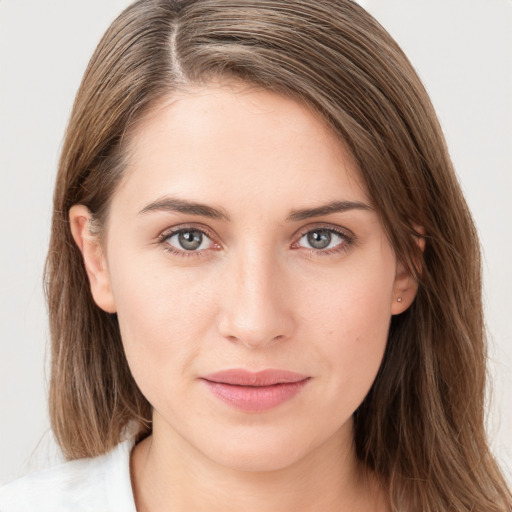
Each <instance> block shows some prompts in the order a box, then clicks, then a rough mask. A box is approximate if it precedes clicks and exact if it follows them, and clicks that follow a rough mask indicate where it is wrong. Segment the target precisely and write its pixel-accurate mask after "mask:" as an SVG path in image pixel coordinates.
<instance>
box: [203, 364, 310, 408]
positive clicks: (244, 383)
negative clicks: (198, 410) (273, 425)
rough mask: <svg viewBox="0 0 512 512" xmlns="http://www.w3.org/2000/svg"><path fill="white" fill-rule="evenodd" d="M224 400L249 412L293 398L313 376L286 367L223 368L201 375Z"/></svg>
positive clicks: (217, 395) (210, 387)
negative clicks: (261, 369) (261, 368)
mask: <svg viewBox="0 0 512 512" xmlns="http://www.w3.org/2000/svg"><path fill="white" fill-rule="evenodd" d="M201 380H202V381H203V382H204V383H205V384H206V386H207V387H208V389H209V390H210V391H211V392H212V393H213V395H214V396H216V397H217V398H218V399H220V400H221V401H223V402H225V403H227V404H229V405H231V406H233V407H235V408H237V409H241V410H243V411H246V412H263V411H266V410H269V409H273V408H274V407H277V406H279V405H281V404H282V403H284V402H286V401H288V400H291V399H292V398H294V397H295V396H296V395H297V394H298V393H299V392H300V391H301V390H302V388H303V387H304V386H305V385H306V384H307V383H308V382H309V380H310V377H308V376H307V375H303V374H300V373H296V372H290V371H287V370H274V369H267V370H263V371H260V372H256V373H254V372H249V371H247V370H244V369H231V370H224V371H220V372H216V373H212V374H209V375H206V376H204V377H202V378H201Z"/></svg>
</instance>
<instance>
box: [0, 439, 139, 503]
mask: <svg viewBox="0 0 512 512" xmlns="http://www.w3.org/2000/svg"><path fill="white" fill-rule="evenodd" d="M133 446H134V439H129V440H127V441H124V442H122V443H120V444H118V445H117V446H116V447H115V448H114V449H113V450H112V451H111V452H109V453H107V454H106V455H103V456H101V457H95V458H90V459H78V460H73V461H71V462H66V463H64V464H61V465H59V466H56V467H54V468H50V469H47V470H44V471H40V472H36V473H33V474H29V475H27V476H24V477H22V478H20V479H18V480H15V481H14V482H11V483H10V484H7V485H5V486H4V487H2V488H0V512H64V511H65V512H136V509H135V502H134V500H133V491H132V486H131V480H130V453H131V451H132V448H133Z"/></svg>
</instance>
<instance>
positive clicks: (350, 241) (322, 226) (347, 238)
mask: <svg viewBox="0 0 512 512" xmlns="http://www.w3.org/2000/svg"><path fill="white" fill-rule="evenodd" d="M315 230H326V231H331V232H333V233H336V234H337V235H339V236H341V237H342V238H343V239H344V242H343V243H340V244H339V245H337V246H336V247H332V248H331V249H315V248H313V247H311V248H307V247H301V246H299V245H298V243H299V241H300V240H301V239H302V237H303V236H304V235H307V234H308V233H310V232H311V231H315ZM293 238H294V240H295V241H294V242H293V243H292V247H293V248H294V249H305V250H309V251H311V252H312V253H314V254H321V255H327V254H332V253H335V252H338V251H341V250H344V249H348V247H350V246H351V245H354V244H355V242H356V236H355V234H354V233H353V232H352V231H350V230H349V229H347V228H342V227H341V226H337V225H333V224H326V223H315V224H310V225H308V226H305V227H303V228H301V229H299V230H298V231H296V233H295V234H294V236H293Z"/></svg>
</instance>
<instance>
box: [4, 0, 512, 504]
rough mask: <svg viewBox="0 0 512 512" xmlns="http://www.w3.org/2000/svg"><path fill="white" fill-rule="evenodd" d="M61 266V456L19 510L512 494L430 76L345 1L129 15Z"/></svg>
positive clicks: (57, 346) (83, 114)
mask: <svg viewBox="0 0 512 512" xmlns="http://www.w3.org/2000/svg"><path fill="white" fill-rule="evenodd" d="M47 283H48V300H49V309H50V321H51V334H52V378H51V388H50V410H51V418H52V425H53V430H54V433H55V435H56V438H57V440H58V442H59V444H60V446H61V448H62V450H63V453H64V454H65V456H66V457H67V458H68V459H69V460H70V461H71V462H69V463H67V464H66V465H64V466H61V467H59V468H56V469H53V470H49V471H46V472H44V473H42V474H37V475H34V476H29V477H26V478H25V479H22V480H20V481H18V482H15V483H14V484H11V486H8V487H7V488H6V489H4V491H3V494H0V496H2V497H1V498H0V508H1V509H2V510H6V511H8V510H75V509H77V508H81V509H84V510H135V509H137V510H139V511H145V510H149V511H153V510H177V511H181V510H217V509H219V510H249V511H250V510H272V511H281V510H282V511H285V510H290V509H298V510H337V511H343V510H351V511H358V510H399V511H417V510H425V511H429V510H432V511H434V510H457V511H458V510H460V511H466V510H467V511H469V510H474V511H478V510H482V511H483V510H485V511H505V510H510V507H511V503H512V500H511V497H510V493H509V491H508V489H507V487H506V484H505V482H504V480H503V478H502V476H501V474H500V471H499V469H498V467H497V465H496V463H495V461H494V459H493V457H492V455H491V454H490V452H489V449H488V447H487V443H486V439H485V432H484V427H483V408H484V401H483V393H484V384H485V343H484V333H483V323H482V307H481V289H480V262H479V253H478V240H477V237H476V233H475V229H474V226H473V223H472V220H471V216H470V214H469V212H468V210H467V207H466V204H465V202H464V199H463V197H462V194H461V192H460V188H459V186H458V183H457V181H456V179H455V177H454V173H453V169H452V166H451V163H450V160H449V157H448V154H447V151H446V148H445V143H444V140H443V137H442V134H441V130H440V128H439V125H438V123H437V120H436V117H435V114H434V112H433V109H432V106H431V104H430V102H429V100H428V97H427V95H426V93H425V91H424V89H423V87H422V85H421V83H420V81H419V79H418V77H417V76H416V74H415V72H414V71H413V69H412V67H411V66H410V64H409V63H408V61H407V59H406V58H405V56H404V55H403V53H402V52H401V51H400V49H399V48H398V47H397V45H396V43H394V41H393V40H392V39H391V38H390V37H389V35H388V34H387V33H386V32H385V31H384V30H383V29H382V28H381V27H380V26H379V25H378V24H377V23H376V22H375V21H374V20H373V19H372V18H371V17H370V16H369V15H368V14H367V13H366V12H365V11H364V10H363V9H361V8H360V7H358V6H357V5H356V4H354V3H352V2H349V1H336V2H333V1H327V0H323V1H315V2H312V1H300V0H295V1H291V0H274V1H263V0H262V1H256V2H255V1H250V2H249V1H231V0H227V1H226V0H223V1H218V0H215V1H214V0H196V1H181V2H179V1H169V0H166V1H164V0H158V1H157V0H149V1H140V2H136V3H135V4H133V5H132V6H131V7H130V8H128V9H127V10H126V11H125V12H124V13H123V14H121V16H120V17H119V18H118V19H117V20H116V21H115V22H114V23H113V24H112V26H111V27H110V29H109V30H108V31H107V33H106V34H105V36H104V38H103V39H102V41H101V42H100V44H99V46H98V48H97V50H96V52H95V54H94V56H93V57H92V59H91V62H90V65H89V67H88V69H87V71H86V74H85V76H84V79H83V82H82V85H81V87H80V90H79V92H78V95H77V98H76V102H75V106H74V109H73V113H72V116H71V120H70V124H69V127H68V132H67V136H66V141H65V144H64V148H63V153H62V158H61V163H60V169H59V175H58V178H57V185H56V191H55V204H54V219H53V227H52V240H51V245H50V251H49V256H48V261H47ZM468 405H469V406H468ZM2 507H3V508H2Z"/></svg>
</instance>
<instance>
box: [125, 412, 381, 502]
mask: <svg viewBox="0 0 512 512" xmlns="http://www.w3.org/2000/svg"><path fill="white" fill-rule="evenodd" d="M160 427H161V425H160V424H159V422H158V421H155V422H154V425H153V435H152V436H151V437H149V438H147V439H145V440H144V441H142V442H141V443H139V444H138V445H137V446H136V447H135V448H134V451H133V453H132V460H131V473H132V485H133V490H134V497H135V502H136V505H137V510H138V511H140V512H168V511H169V512H170V511H172V512H185V511H190V510H194V511H208V512H217V511H219V512H220V511H222V512H230V511H239V510H244V512H256V511H258V512H260V511H261V510H272V511H273V512H291V511H293V512H297V511H299V510H300V511H309V510H311V511H313V510H322V511H325V512H330V511H336V512H345V511H346V512H348V511H350V512H359V511H361V512H362V511H373V512H375V511H381V510H387V508H385V507H383V505H382V503H385V499H383V492H382V490H381V489H380V488H379V486H378V485H377V483H376V479H375V478H373V477H372V475H371V474H370V473H368V472H367V471H365V470H364V468H362V466H361V464H360V463H359V462H358V461H357V458H356V456H355V450H354V445H353V435H352V425H350V428H349V429H346V430H347V431H348V432H349V433H350V435H349V436H347V435H346V432H342V431H340V432H338V433H336V434H335V435H334V436H332V438H331V439H329V440H328V441H327V442H326V443H324V444H323V445H322V446H320V447H318V448H317V449H315V450H314V451H312V452H311V453H310V454H308V456H307V457H305V458H303V459H301V460H299V461H296V462H294V463H293V464H291V465H289V466H287V467H284V468H281V469H274V470H271V471H244V470H239V469H234V468H231V467H226V466H222V465H219V464H217V463H216V462H215V461H213V460H211V459H210V458H208V457H206V456H204V455H203V454H201V453H199V452H198V451H197V450H196V449H195V448H193V447H191V446H190V444H189V443H187V442H186V441H185V440H184V439H183V438H182V437H181V436H179V435H178V434H176V433H174V432H169V430H168V429H166V428H160Z"/></svg>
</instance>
